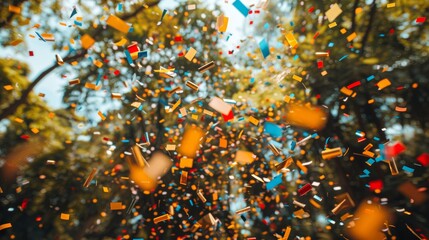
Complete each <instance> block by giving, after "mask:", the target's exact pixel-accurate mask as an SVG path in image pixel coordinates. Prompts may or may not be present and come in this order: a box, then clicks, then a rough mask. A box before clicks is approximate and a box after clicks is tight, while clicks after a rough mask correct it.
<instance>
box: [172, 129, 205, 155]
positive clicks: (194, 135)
mask: <svg viewBox="0 0 429 240" xmlns="http://www.w3.org/2000/svg"><path fill="white" fill-rule="evenodd" d="M203 136H204V132H203V130H202V129H201V128H199V127H197V126H194V125H192V126H189V127H187V128H186V129H185V133H184V134H183V137H182V141H181V143H180V147H179V149H178V150H177V152H178V153H180V154H181V155H183V156H186V157H189V158H194V157H195V156H196V155H197V151H198V150H199V149H200V141H201V138H202V137H203Z"/></svg>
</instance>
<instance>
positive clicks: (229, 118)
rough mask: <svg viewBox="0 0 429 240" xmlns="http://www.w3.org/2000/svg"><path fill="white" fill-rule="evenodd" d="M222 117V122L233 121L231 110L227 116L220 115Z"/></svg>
mask: <svg viewBox="0 0 429 240" xmlns="http://www.w3.org/2000/svg"><path fill="white" fill-rule="evenodd" d="M222 117H223V120H224V121H225V122H228V121H229V120H231V119H234V112H233V111H232V110H231V111H230V112H229V113H228V115H224V114H222Z"/></svg>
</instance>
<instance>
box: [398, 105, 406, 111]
mask: <svg viewBox="0 0 429 240" xmlns="http://www.w3.org/2000/svg"><path fill="white" fill-rule="evenodd" d="M395 111H397V112H406V111H407V108H406V107H398V106H396V107H395Z"/></svg>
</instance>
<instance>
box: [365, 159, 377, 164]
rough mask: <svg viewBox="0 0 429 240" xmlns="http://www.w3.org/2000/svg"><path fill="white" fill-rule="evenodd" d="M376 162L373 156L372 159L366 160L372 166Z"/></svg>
mask: <svg viewBox="0 0 429 240" xmlns="http://www.w3.org/2000/svg"><path fill="white" fill-rule="evenodd" d="M374 163H375V160H374V159H372V158H370V159H368V161H366V164H368V165H369V166H371V165H372V164H374Z"/></svg>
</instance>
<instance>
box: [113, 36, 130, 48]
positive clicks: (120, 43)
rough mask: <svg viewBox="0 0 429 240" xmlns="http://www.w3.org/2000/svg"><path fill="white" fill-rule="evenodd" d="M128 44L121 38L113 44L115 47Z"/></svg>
mask: <svg viewBox="0 0 429 240" xmlns="http://www.w3.org/2000/svg"><path fill="white" fill-rule="evenodd" d="M127 42H128V40H127V39H126V38H124V37H122V38H121V40H119V41H118V42H115V45H116V46H118V47H122V46H124V45H125V44H126V43H127Z"/></svg>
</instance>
